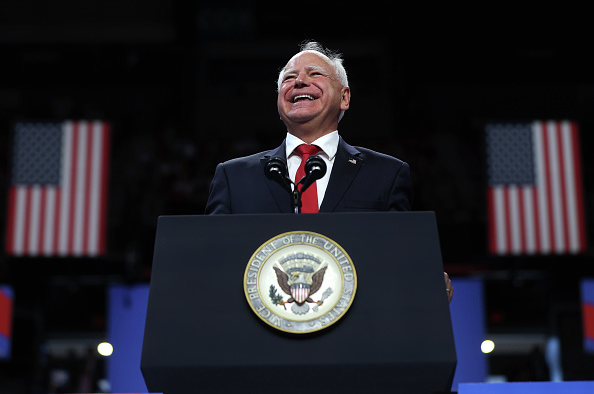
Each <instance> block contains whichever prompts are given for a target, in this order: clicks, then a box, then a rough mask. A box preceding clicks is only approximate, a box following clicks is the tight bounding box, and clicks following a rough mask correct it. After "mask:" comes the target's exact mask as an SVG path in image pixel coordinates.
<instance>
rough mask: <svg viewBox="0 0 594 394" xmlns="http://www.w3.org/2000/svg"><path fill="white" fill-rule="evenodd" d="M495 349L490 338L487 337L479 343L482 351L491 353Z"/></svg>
mask: <svg viewBox="0 0 594 394" xmlns="http://www.w3.org/2000/svg"><path fill="white" fill-rule="evenodd" d="M493 349H495V343H494V342H493V341H491V340H490V339H487V340H485V341H483V343H481V351H482V352H483V353H491V352H492V351H493Z"/></svg>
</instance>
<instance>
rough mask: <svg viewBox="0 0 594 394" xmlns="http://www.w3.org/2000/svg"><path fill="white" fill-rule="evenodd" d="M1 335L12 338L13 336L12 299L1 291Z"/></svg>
mask: <svg viewBox="0 0 594 394" xmlns="http://www.w3.org/2000/svg"><path fill="white" fill-rule="evenodd" d="M0 334H2V335H4V336H5V337H7V338H10V336H11V334H12V298H10V297H8V296H7V295H6V294H4V292H3V291H1V290H0Z"/></svg>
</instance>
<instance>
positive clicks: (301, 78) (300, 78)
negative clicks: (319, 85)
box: [295, 71, 309, 87]
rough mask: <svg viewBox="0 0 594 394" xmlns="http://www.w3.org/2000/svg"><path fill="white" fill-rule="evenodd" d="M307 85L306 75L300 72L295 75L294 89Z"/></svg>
mask: <svg viewBox="0 0 594 394" xmlns="http://www.w3.org/2000/svg"><path fill="white" fill-rule="evenodd" d="M307 85H309V80H308V79H307V74H306V73H305V72H303V71H301V72H300V73H299V74H297V78H295V87H303V86H307Z"/></svg>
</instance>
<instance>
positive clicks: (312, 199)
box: [295, 144, 321, 213]
mask: <svg viewBox="0 0 594 394" xmlns="http://www.w3.org/2000/svg"><path fill="white" fill-rule="evenodd" d="M320 150H321V149H320V148H318V147H317V146H315V145H307V144H301V145H299V146H298V147H297V148H295V152H297V154H298V155H299V156H301V164H300V165H299V168H298V169H297V175H295V182H299V181H300V180H301V178H303V177H304V176H305V161H306V160H307V158H308V157H309V156H311V155H315V154H316V153H318V152H319V151H320ZM298 187H299V190H301V185H299V186H298ZM301 213H318V188H317V187H316V182H314V183H312V184H311V185H310V186H309V187H308V188H307V189H305V192H304V193H303V194H301Z"/></svg>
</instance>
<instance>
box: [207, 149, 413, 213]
mask: <svg viewBox="0 0 594 394" xmlns="http://www.w3.org/2000/svg"><path fill="white" fill-rule="evenodd" d="M285 154H286V153H285V142H284V141H283V143H282V145H281V146H279V147H278V148H276V149H274V150H271V151H267V152H261V153H257V154H255V155H251V156H246V157H241V158H237V159H233V160H229V161H227V162H224V163H220V164H219V165H218V166H217V169H216V171H215V175H214V179H213V180H212V183H211V185H210V196H209V199H208V203H207V204H206V213H207V214H225V213H291V196H290V194H289V193H288V192H287V191H286V190H285V189H283V188H282V186H281V185H279V184H278V183H277V182H275V181H273V180H270V179H268V178H267V177H266V176H265V174H264V166H265V165H266V162H267V160H268V159H269V158H270V157H272V156H275V155H279V156H281V157H285ZM412 197H413V189H412V182H411V179H410V168H409V166H408V164H406V163H405V162H403V161H401V160H399V159H396V158H394V157H391V156H388V155H384V154H382V153H377V152H374V151H372V150H369V149H365V148H360V147H353V146H350V145H349V144H347V143H346V142H344V140H343V139H342V137H341V138H340V141H339V143H338V151H337V153H336V157H335V161H334V165H333V167H332V173H331V174H330V181H329V182H328V188H327V189H326V194H325V195H324V200H323V201H322V205H321V207H320V212H362V211H391V210H395V211H408V210H410V209H411V204H412Z"/></svg>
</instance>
